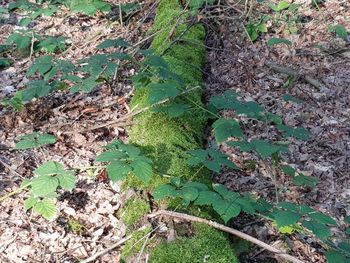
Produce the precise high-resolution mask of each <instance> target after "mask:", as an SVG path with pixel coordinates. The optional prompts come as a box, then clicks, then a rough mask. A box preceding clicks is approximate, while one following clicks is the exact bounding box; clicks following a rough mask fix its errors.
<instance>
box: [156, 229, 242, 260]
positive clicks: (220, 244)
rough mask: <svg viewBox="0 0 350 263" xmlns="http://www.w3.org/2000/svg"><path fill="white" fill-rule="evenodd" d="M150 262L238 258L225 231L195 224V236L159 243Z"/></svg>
mask: <svg viewBox="0 0 350 263" xmlns="http://www.w3.org/2000/svg"><path fill="white" fill-rule="evenodd" d="M150 262H151V263H164V262H166V263H176V262H181V263H202V262H208V263H234V262H237V259H236V257H235V256H234V254H233V249H232V247H231V246H230V245H229V243H228V242H227V236H226V235H225V234H224V233H222V232H219V231H217V230H215V229H213V228H212V227H210V226H207V225H203V224H195V236H193V237H192V238H185V237H179V238H177V239H176V240H175V241H173V242H171V243H166V242H163V243H161V244H159V245H158V246H157V247H156V248H155V249H154V250H153V251H152V254H151V257H150Z"/></svg>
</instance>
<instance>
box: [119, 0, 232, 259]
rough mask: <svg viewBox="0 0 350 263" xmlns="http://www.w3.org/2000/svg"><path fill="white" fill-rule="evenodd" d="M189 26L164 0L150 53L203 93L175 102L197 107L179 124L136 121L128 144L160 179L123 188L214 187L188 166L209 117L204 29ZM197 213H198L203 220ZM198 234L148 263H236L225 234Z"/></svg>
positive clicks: (139, 94)
mask: <svg viewBox="0 0 350 263" xmlns="http://www.w3.org/2000/svg"><path fill="white" fill-rule="evenodd" d="M189 20H191V19H190V16H189V15H188V14H186V13H185V12H184V10H183V8H182V7H181V5H180V3H179V2H178V1H177V0H161V1H160V4H159V6H158V8H157V15H156V19H155V23H154V26H153V30H154V31H157V30H159V29H163V30H162V32H161V33H159V34H158V35H157V36H156V37H155V39H154V40H153V42H152V46H151V48H152V49H153V50H155V51H156V53H157V54H163V53H164V54H163V58H164V59H165V60H166V61H167V63H168V65H169V67H170V69H171V70H172V71H173V72H174V73H176V74H178V75H180V76H181V77H182V78H183V79H184V81H185V85H186V87H187V88H193V87H197V86H198V87H199V88H197V89H194V90H193V91H192V92H190V93H187V94H186V95H183V96H181V97H180V98H177V100H179V102H182V103H187V104H191V105H193V106H194V107H192V109H191V110H189V111H188V112H187V113H186V114H185V115H183V116H181V117H178V118H172V119H171V118H169V117H168V116H167V115H166V114H165V113H154V112H151V111H148V112H145V113H142V114H141V115H138V116H137V117H135V119H134V122H135V124H134V125H133V127H132V128H131V130H130V134H129V139H130V142H131V143H134V144H136V145H138V146H140V147H141V148H142V149H144V152H145V153H146V154H147V155H148V156H149V157H150V158H152V160H153V162H154V164H153V165H154V167H153V168H154V170H155V173H156V174H154V175H153V179H152V180H151V182H150V183H148V184H145V183H143V182H141V181H139V180H137V179H136V178H129V179H128V180H127V182H126V183H125V185H124V186H125V187H133V188H136V189H147V190H152V189H154V187H155V186H157V185H159V184H161V183H164V182H166V180H167V179H165V177H163V175H170V176H177V177H181V178H183V179H184V180H193V181H199V182H202V183H206V184H210V183H211V177H210V173H209V172H208V171H207V170H205V169H202V170H200V171H199V172H198V171H197V170H198V169H195V168H193V167H189V166H188V165H187V164H186V159H187V157H188V155H187V151H188V150H192V149H198V148H202V147H203V140H204V130H205V125H206V122H207V117H206V113H205V112H204V111H203V110H201V109H200V107H198V106H202V105H203V104H202V101H201V97H202V88H201V85H202V77H203V76H202V71H201V68H202V67H203V65H204V62H205V47H204V44H203V42H204V38H205V29H204V27H203V25H201V24H195V25H193V24H191V25H190V24H189V23H190V22H189ZM192 21H193V19H192ZM188 27H190V28H188ZM179 35H181V36H182V37H181V41H176V42H174V39H176V37H177V36H179ZM147 97H148V91H147V88H142V89H138V90H137V91H136V92H135V96H134V97H133V99H132V106H134V107H139V108H142V107H144V106H147V104H148V102H147ZM195 105H196V106H195ZM167 206H168V208H171V207H173V206H174V205H173V204H170V203H168V204H167ZM198 211H199V210H197V211H196V212H195V213H196V214H197V215H200V212H198ZM192 212H193V210H192ZM204 213H205V214H208V213H206V212H205V211H204ZM194 230H195V231H194V232H195V233H194V236H193V237H190V238H185V237H179V238H177V239H176V240H175V241H174V242H171V243H165V242H160V243H159V244H158V245H157V246H156V247H155V248H153V249H152V251H150V255H151V256H150V262H159V263H160V262H162V263H163V262H169V263H171V262H182V263H185V262H191V263H194V262H236V258H235V255H234V253H233V249H232V247H231V245H230V242H229V240H228V238H227V236H226V235H225V234H223V233H221V232H219V231H217V230H215V229H212V228H210V227H209V226H206V225H200V224H195V225H194ZM134 241H135V239H134V240H133V242H134Z"/></svg>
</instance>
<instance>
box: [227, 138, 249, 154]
mask: <svg viewBox="0 0 350 263" xmlns="http://www.w3.org/2000/svg"><path fill="white" fill-rule="evenodd" d="M227 145H229V146H233V147H238V148H239V150H240V151H242V152H249V151H251V150H254V149H255V146H254V145H253V144H252V143H250V142H248V141H246V140H244V141H236V142H227Z"/></svg>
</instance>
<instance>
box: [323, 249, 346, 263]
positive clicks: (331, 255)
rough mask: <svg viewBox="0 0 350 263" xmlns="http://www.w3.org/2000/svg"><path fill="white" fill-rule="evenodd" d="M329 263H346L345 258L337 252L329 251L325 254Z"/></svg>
mask: <svg viewBox="0 0 350 263" xmlns="http://www.w3.org/2000/svg"><path fill="white" fill-rule="evenodd" d="M325 256H326V259H327V262H328V263H345V258H344V256H343V255H342V254H341V253H339V252H338V251H335V250H329V251H327V252H326V253H325Z"/></svg>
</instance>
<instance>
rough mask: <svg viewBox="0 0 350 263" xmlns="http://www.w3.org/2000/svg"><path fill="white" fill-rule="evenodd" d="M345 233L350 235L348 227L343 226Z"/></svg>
mask: <svg viewBox="0 0 350 263" xmlns="http://www.w3.org/2000/svg"><path fill="white" fill-rule="evenodd" d="M345 234H347V235H350V227H347V228H345Z"/></svg>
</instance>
